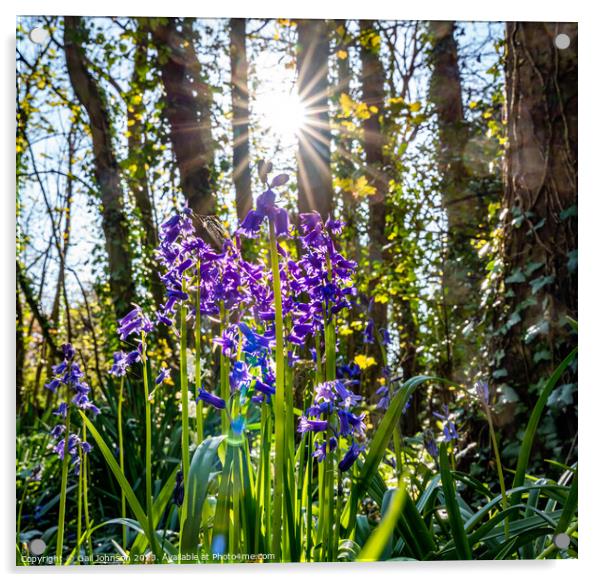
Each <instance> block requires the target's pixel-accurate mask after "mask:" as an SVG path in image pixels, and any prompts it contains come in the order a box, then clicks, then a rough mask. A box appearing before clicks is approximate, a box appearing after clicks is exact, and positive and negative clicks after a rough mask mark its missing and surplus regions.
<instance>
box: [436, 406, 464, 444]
mask: <svg viewBox="0 0 602 582" xmlns="http://www.w3.org/2000/svg"><path fill="white" fill-rule="evenodd" d="M433 415H434V416H435V417H436V418H438V419H439V420H440V421H441V422H442V423H443V440H445V442H446V443H448V442H450V441H452V440H454V439H457V438H458V431H457V430H456V425H455V423H454V421H453V420H452V419H451V417H450V413H449V408H448V406H447V405H444V406H443V413H440V412H433Z"/></svg>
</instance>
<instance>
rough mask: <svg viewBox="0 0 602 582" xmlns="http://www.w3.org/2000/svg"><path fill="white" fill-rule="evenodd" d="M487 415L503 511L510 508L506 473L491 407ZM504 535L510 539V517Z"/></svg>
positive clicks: (505, 523) (487, 409) (486, 411)
mask: <svg viewBox="0 0 602 582" xmlns="http://www.w3.org/2000/svg"><path fill="white" fill-rule="evenodd" d="M484 408H485V413H486V414H487V423H488V424H489V434H490V436H491V443H492V444H493V453H494V455H495V464H496V466H497V476H498V480H499V482H500V490H501V492H502V509H504V510H505V509H506V508H507V507H508V498H507V496H506V484H505V483H504V471H503V469H502V459H501V457H500V451H499V449H498V446H497V439H496V438H495V430H494V428H493V419H492V418H491V411H490V410H489V406H487V405H485V406H484ZM504 535H505V538H506V540H508V538H509V537H510V520H509V518H508V517H506V518H504Z"/></svg>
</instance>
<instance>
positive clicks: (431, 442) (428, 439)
mask: <svg viewBox="0 0 602 582" xmlns="http://www.w3.org/2000/svg"><path fill="white" fill-rule="evenodd" d="M422 441H423V442H424V448H425V449H426V450H427V452H428V454H429V455H430V456H431V457H433V459H435V460H437V457H438V456H439V449H438V448H437V443H436V442H435V437H434V435H433V431H432V430H430V429H426V430H425V431H424V433H423V435H422Z"/></svg>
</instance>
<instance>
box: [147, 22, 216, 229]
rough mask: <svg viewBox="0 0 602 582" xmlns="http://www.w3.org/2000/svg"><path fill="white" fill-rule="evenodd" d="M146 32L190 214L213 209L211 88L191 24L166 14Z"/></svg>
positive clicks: (202, 214) (211, 212)
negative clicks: (154, 48)
mask: <svg viewBox="0 0 602 582" xmlns="http://www.w3.org/2000/svg"><path fill="white" fill-rule="evenodd" d="M152 33H153V37H154V40H155V43H156V45H157V50H158V57H157V62H158V67H159V70H160V71H161V79H162V81H163V87H164V90H165V116H166V118H167V120H168V122H169V125H170V134H171V143H172V146H173V151H174V154H175V158H176V162H177V165H178V171H179V173H180V183H181V186H182V191H183V193H184V196H185V198H186V200H187V202H188V206H189V208H190V209H191V210H192V211H193V212H194V213H195V215H197V216H204V215H209V214H214V213H215V198H214V196H213V186H214V183H213V141H212V134H211V92H210V89H209V86H208V84H207V83H206V82H205V81H204V80H203V79H202V76H201V73H202V71H201V64H200V63H199V60H198V57H197V56H196V53H195V50H194V38H193V34H192V27H191V23H190V21H189V20H188V19H176V18H169V19H167V23H166V24H160V25H157V26H154V27H153V28H152ZM197 226H198V225H197Z"/></svg>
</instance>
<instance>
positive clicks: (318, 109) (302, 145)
mask: <svg viewBox="0 0 602 582" xmlns="http://www.w3.org/2000/svg"><path fill="white" fill-rule="evenodd" d="M297 33H298V39H297V75H298V92H299V99H300V100H301V102H302V104H303V105H304V107H305V110H306V120H305V123H304V126H303V127H301V128H299V152H298V168H299V169H298V175H297V182H298V185H299V198H298V202H297V206H298V209H299V213H303V212H311V211H314V210H315V211H317V212H319V213H320V215H321V216H322V218H323V219H326V218H327V217H328V215H330V214H332V210H333V188H332V171H331V168H330V144H331V131H330V116H329V112H328V98H329V84H328V56H329V44H328V39H329V34H328V24H327V22H326V21H324V20H299V21H297Z"/></svg>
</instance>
